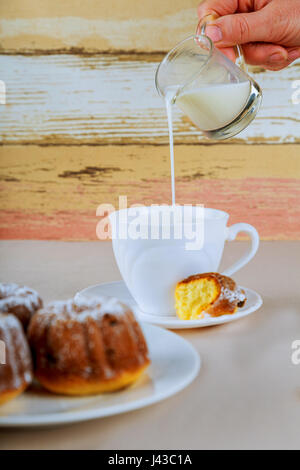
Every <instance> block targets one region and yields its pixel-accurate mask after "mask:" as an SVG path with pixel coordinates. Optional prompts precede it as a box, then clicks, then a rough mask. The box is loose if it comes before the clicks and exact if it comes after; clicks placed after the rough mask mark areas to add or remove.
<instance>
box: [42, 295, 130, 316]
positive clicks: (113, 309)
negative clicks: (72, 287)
mask: <svg viewBox="0 0 300 470" xmlns="http://www.w3.org/2000/svg"><path fill="white" fill-rule="evenodd" d="M126 311H128V307H127V306H126V305H124V304H123V303H121V302H120V301H119V300H118V299H116V298H114V297H104V296H98V297H94V298H91V299H80V298H76V299H69V300H65V301H63V300H59V301H55V302H51V303H49V304H48V305H47V306H46V308H45V309H43V310H41V311H40V313H42V314H43V313H45V314H49V313H53V314H55V315H61V314H66V315H68V316H69V317H70V318H74V319H76V320H77V321H84V320H85V319H86V318H87V317H92V318H97V317H99V315H105V314H112V315H124V314H125V312H126Z"/></svg>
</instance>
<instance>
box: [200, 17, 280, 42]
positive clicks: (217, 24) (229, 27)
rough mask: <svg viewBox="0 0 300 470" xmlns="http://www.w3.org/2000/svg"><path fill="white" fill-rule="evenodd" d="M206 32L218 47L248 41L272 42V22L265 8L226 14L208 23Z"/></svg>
mask: <svg viewBox="0 0 300 470" xmlns="http://www.w3.org/2000/svg"><path fill="white" fill-rule="evenodd" d="M206 34H207V36H209V37H210V38H211V40H212V41H214V42H216V43H218V47H228V46H234V45H236V44H245V43H248V42H260V41H261V42H272V22H271V21H270V19H269V20H268V18H266V15H265V14H264V12H263V10H260V11H256V12H253V13H237V14H234V15H226V16H222V17H221V18H218V19H217V20H215V21H212V22H210V23H208V25H207V27H206Z"/></svg>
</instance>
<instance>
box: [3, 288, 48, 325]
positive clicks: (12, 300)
mask: <svg viewBox="0 0 300 470" xmlns="http://www.w3.org/2000/svg"><path fill="white" fill-rule="evenodd" d="M42 306H43V302H42V299H41V298H40V296H39V294H38V293H37V292H36V291H35V290H33V289H30V288H29V287H26V286H18V284H14V283H0V312H2V313H11V314H12V315H15V316H16V317H17V318H18V319H19V320H20V322H21V323H22V325H23V327H24V330H25V331H26V329H27V326H28V324H29V321H30V318H31V317H32V315H33V314H34V313H35V312H36V311H37V310H38V309H39V308H41V307H42Z"/></svg>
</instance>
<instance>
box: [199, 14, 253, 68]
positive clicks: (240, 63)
mask: <svg viewBox="0 0 300 470" xmlns="http://www.w3.org/2000/svg"><path fill="white" fill-rule="evenodd" d="M217 18H218V16H217V15H206V16H204V17H203V18H201V20H200V21H199V23H198V26H197V29H196V35H197V36H198V35H205V29H206V26H207V23H208V22H210V21H214V20H216V19H217ZM234 49H235V52H236V56H237V58H236V64H237V65H238V66H239V67H240V68H241V69H242V70H244V71H245V72H246V73H247V72H248V67H247V64H246V62H245V59H244V54H243V50H242V46H240V45H239V44H237V45H236V46H235V47H234Z"/></svg>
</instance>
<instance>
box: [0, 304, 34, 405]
mask: <svg viewBox="0 0 300 470" xmlns="http://www.w3.org/2000/svg"><path fill="white" fill-rule="evenodd" d="M31 381H32V363H31V354H30V350H29V346H28V342H27V338H26V337H25V333H24V331H23V328H22V325H21V323H20V322H19V320H18V319H17V318H16V317H15V316H13V315H7V314H2V313H0V405H2V404H3V403H5V402H7V401H9V400H11V399H13V398H14V397H16V396H18V395H20V393H22V392H23V390H25V388H27V386H28V385H29V384H30V383H31Z"/></svg>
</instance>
